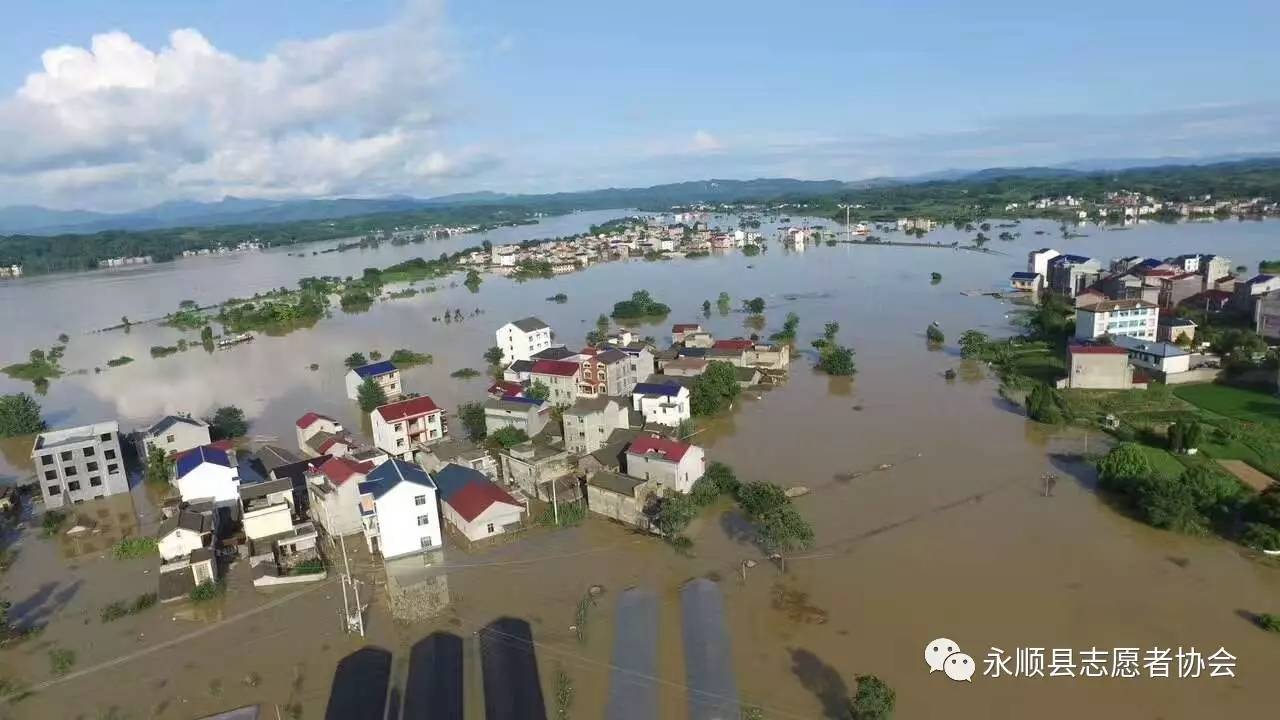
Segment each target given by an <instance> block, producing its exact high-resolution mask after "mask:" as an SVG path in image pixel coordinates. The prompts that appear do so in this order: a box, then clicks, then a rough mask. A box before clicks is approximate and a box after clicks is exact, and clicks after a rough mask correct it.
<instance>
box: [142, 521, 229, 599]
mask: <svg viewBox="0 0 1280 720" xmlns="http://www.w3.org/2000/svg"><path fill="white" fill-rule="evenodd" d="M217 530H218V528H217V513H216V512H215V511H214V508H213V506H212V505H211V504H209V503H192V504H189V505H185V506H182V507H180V508H179V510H178V511H177V513H175V514H174V515H173V516H171V517H169V518H166V519H165V520H163V521H162V522H161V523H160V529H159V531H158V532H157V534H156V549H157V550H158V551H159V554H160V574H159V577H158V581H157V582H158V588H157V593H156V594H157V596H158V597H159V598H160V600H161V602H168V601H170V600H177V599H179V598H183V597H186V596H187V595H188V594H190V592H191V591H192V590H193V589H195V587H196V586H197V585H201V584H204V583H206V582H215V581H217V579H218V562H217V553H216V552H215V549H216V547H217V537H218V533H217Z"/></svg>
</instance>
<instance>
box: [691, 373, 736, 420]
mask: <svg viewBox="0 0 1280 720" xmlns="http://www.w3.org/2000/svg"><path fill="white" fill-rule="evenodd" d="M739 392H740V388H739V387H738V371H737V369H736V368H735V367H734V366H733V364H732V363H729V362H724V361H722V360H714V361H712V362H711V363H709V364H708V365H707V369H706V371H705V372H703V373H702V374H701V375H699V376H698V377H696V378H694V381H693V387H691V388H690V390H689V407H690V409H691V410H692V412H693V414H694V415H713V414H715V413H718V412H720V411H721V410H724V409H726V408H727V407H729V405H731V404H732V403H733V401H734V399H735V398H737V397H738V393H739Z"/></svg>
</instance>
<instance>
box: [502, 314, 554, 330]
mask: <svg viewBox="0 0 1280 720" xmlns="http://www.w3.org/2000/svg"><path fill="white" fill-rule="evenodd" d="M511 324H512V325H515V326H516V327H518V328H520V329H521V330H523V331H524V332H534V331H536V330H546V329H547V328H549V327H551V326H550V325H547V324H546V323H544V322H542V321H541V320H539V319H538V318H536V317H527V318H522V319H520V320H515V321H513V322H512V323H511Z"/></svg>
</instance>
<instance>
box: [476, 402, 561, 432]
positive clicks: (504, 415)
mask: <svg viewBox="0 0 1280 720" xmlns="http://www.w3.org/2000/svg"><path fill="white" fill-rule="evenodd" d="M550 416H551V406H550V404H549V403H545V402H542V401H541V400H534V399H533V398H526V397H504V398H502V399H501V400H492V399H490V400H486V401H485V403H484V427H485V432H486V433H488V434H490V435H492V434H493V433H495V432H497V431H499V430H501V429H502V428H506V427H513V428H516V429H517V430H523V431H524V434H525V435H528V436H529V437H533V436H534V435H537V434H538V433H540V432H542V428H544V427H546V425H547V420H548V419H549V418H550Z"/></svg>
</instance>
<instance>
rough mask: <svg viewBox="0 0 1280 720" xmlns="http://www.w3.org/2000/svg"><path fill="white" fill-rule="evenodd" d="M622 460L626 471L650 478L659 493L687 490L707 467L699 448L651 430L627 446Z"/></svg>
mask: <svg viewBox="0 0 1280 720" xmlns="http://www.w3.org/2000/svg"><path fill="white" fill-rule="evenodd" d="M625 461H626V469H627V474H628V475H631V476H633V477H637V478H644V479H645V480H651V481H653V482H654V483H656V484H657V492H658V493H659V494H666V493H667V492H677V493H680V494H682V495H683V494H687V493H688V492H689V491H690V490H692V489H693V483H694V482H695V481H697V480H698V478H700V477H702V475H703V473H704V472H705V471H706V458H705V454H704V453H703V451H702V448H700V447H698V446H697V445H691V444H689V443H684V442H680V441H679V440H672V439H670V438H665V437H661V436H658V435H651V434H645V435H641V436H640V437H638V438H636V439H635V440H634V441H633V442H632V443H631V445H630V446H628V447H627V451H626V459H625Z"/></svg>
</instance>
